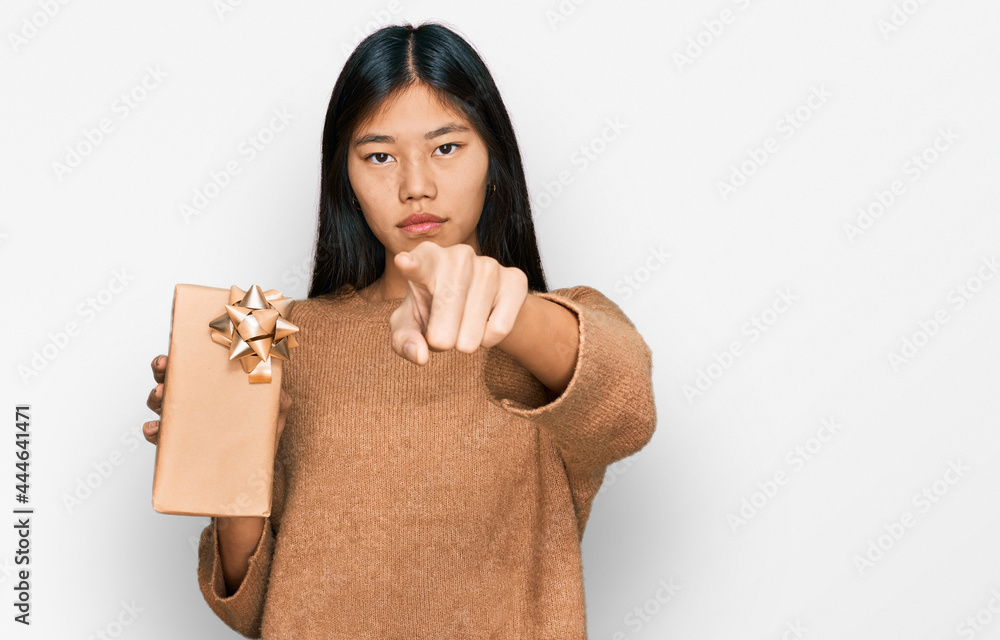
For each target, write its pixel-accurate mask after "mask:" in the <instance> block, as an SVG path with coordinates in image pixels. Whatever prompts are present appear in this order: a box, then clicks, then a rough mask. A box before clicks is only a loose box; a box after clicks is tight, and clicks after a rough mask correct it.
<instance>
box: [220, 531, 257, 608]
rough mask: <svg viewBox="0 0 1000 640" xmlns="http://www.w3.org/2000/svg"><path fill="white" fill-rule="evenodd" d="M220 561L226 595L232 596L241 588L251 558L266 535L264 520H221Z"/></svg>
mask: <svg viewBox="0 0 1000 640" xmlns="http://www.w3.org/2000/svg"><path fill="white" fill-rule="evenodd" d="M218 528H219V529H218V536H219V560H221V562H222V575H223V577H224V578H225V582H226V595H227V596H231V595H233V594H234V593H236V591H237V590H238V589H239V588H240V584H241V583H242V582H243V578H245V577H246V575H247V570H248V569H249V568H250V558H251V557H252V556H253V553H254V551H255V550H256V549H257V544H258V542H260V536H261V534H262V533H264V518H258V517H254V516H251V517H245V518H241V517H237V518H222V517H220V518H219V522H218Z"/></svg>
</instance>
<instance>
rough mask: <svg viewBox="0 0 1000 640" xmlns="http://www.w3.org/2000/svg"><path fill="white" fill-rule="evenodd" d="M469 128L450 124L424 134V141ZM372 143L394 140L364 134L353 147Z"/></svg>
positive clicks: (381, 134)
mask: <svg viewBox="0 0 1000 640" xmlns="http://www.w3.org/2000/svg"><path fill="white" fill-rule="evenodd" d="M468 130H469V127H467V126H465V125H463V124H458V123H457V122H452V123H449V124H446V125H444V126H443V127H440V128H438V129H435V130H434V131H428V132H427V133H425V134H424V139H425V140H433V139H434V138H437V137H439V136H443V135H447V134H449V133H455V132H459V131H468ZM372 142H378V143H382V144H395V142H396V138H394V137H392V136H387V135H385V134H383V133H366V134H365V135H363V136H361V137H360V138H358V141H357V142H355V143H354V146H355V147H360V146H361V145H365V144H369V143H372Z"/></svg>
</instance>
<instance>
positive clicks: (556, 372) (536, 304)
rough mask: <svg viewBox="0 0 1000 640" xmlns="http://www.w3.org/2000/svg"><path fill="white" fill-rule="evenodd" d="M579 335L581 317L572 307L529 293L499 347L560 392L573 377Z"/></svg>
mask: <svg viewBox="0 0 1000 640" xmlns="http://www.w3.org/2000/svg"><path fill="white" fill-rule="evenodd" d="M579 337H580V330H579V321H578V320H577V318H576V315H575V314H574V313H573V312H572V311H570V310H569V309H567V308H566V307H564V306H562V305H560V304H556V303H555V302H552V301H550V300H546V299H544V298H539V297H538V296H535V295H532V294H531V293H529V294H528V297H527V298H525V299H524V304H522V305H521V311H520V312H519V313H518V316H517V320H516V321H515V322H514V328H513V329H511V331H510V333H508V334H507V337H506V338H504V339H503V340H501V341H500V342H499V343H497V345H496V347H497V348H498V349H500V350H501V351H505V352H507V353H509V354H510V355H512V356H514V358H515V359H516V360H517V361H518V362H520V363H521V366H523V367H524V368H525V369H527V370H528V371H530V372H531V373H532V375H534V376H535V377H536V378H538V381H539V382H541V383H542V384H544V385H545V386H546V387H548V388H549V389H550V390H552V392H553V393H555V394H556V395H559V394H561V393H562V392H563V391H565V390H566V386H567V385H568V384H569V381H570V379H571V378H572V377H573V370H574V369H575V368H576V357H577V352H578V350H579Z"/></svg>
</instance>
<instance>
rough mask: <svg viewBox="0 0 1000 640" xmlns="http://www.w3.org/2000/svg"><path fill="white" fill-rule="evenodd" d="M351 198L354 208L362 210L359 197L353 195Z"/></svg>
mask: <svg viewBox="0 0 1000 640" xmlns="http://www.w3.org/2000/svg"><path fill="white" fill-rule="evenodd" d="M351 200H352V201H353V202H354V208H355V209H357V210H358V211H361V203H360V202H358V197H357V196H351Z"/></svg>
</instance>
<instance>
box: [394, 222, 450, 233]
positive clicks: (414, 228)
mask: <svg viewBox="0 0 1000 640" xmlns="http://www.w3.org/2000/svg"><path fill="white" fill-rule="evenodd" d="M442 224H444V221H443V220H442V221H441V222H418V223H416V224H411V225H407V226H405V227H400V229H402V230H403V231H405V232H407V233H426V232H428V231H433V230H434V229H437V228H438V227H440V226H441V225H442Z"/></svg>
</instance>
